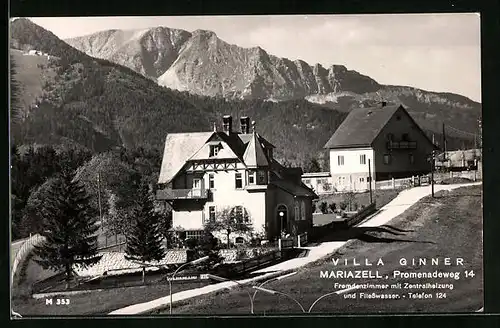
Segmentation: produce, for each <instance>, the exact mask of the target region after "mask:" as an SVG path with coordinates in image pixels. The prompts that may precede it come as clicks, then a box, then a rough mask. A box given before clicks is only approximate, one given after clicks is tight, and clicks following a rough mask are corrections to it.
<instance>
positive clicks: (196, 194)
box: [156, 189, 210, 200]
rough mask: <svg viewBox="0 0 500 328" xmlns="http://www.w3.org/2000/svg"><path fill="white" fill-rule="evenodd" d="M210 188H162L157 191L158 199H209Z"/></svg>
mask: <svg viewBox="0 0 500 328" xmlns="http://www.w3.org/2000/svg"><path fill="white" fill-rule="evenodd" d="M209 193H210V191H209V190H208V189H162V190H158V191H157V192H156V198H157V199H158V200H177V199H208V196H209Z"/></svg>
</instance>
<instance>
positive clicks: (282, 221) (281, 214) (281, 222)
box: [276, 204, 289, 235]
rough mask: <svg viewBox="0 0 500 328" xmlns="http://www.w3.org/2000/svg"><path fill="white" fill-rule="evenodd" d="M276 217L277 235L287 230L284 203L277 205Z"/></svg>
mask: <svg viewBox="0 0 500 328" xmlns="http://www.w3.org/2000/svg"><path fill="white" fill-rule="evenodd" d="M276 219H277V222H278V229H279V230H278V235H281V232H282V231H285V232H289V227H288V209H287V207H286V205H283V204H281V205H278V207H277V208H276Z"/></svg>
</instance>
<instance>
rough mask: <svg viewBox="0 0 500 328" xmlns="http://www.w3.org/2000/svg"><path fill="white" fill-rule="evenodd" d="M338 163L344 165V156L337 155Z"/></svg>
mask: <svg viewBox="0 0 500 328" xmlns="http://www.w3.org/2000/svg"><path fill="white" fill-rule="evenodd" d="M337 163H338V165H339V166H340V165H344V156H338V157H337Z"/></svg>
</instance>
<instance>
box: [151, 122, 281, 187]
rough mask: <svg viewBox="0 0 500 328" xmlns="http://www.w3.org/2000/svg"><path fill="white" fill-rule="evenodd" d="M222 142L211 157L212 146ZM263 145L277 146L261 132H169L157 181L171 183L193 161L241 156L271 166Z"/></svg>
mask: <svg viewBox="0 0 500 328" xmlns="http://www.w3.org/2000/svg"><path fill="white" fill-rule="evenodd" d="M215 144H220V145H221V146H222V148H221V150H220V151H219V153H218V154H217V155H216V156H213V157H209V154H210V152H209V150H210V146H211V145H215ZM264 148H267V149H270V148H275V147H274V146H273V145H272V144H271V143H270V142H269V141H267V140H266V139H265V138H263V137H262V136H260V135H259V134H258V133H255V132H254V133H248V134H240V133H235V132H231V133H229V134H227V133H225V132H221V131H212V132H190V133H170V134H168V135H167V138H166V140H165V147H164V151H163V159H162V165H161V171H160V176H159V179H158V183H169V182H171V181H172V180H173V179H174V178H175V176H176V175H177V174H178V173H179V172H180V171H181V170H182V169H183V167H184V165H185V164H186V163H187V162H188V161H191V160H202V159H208V158H210V159H238V160H240V161H241V162H242V163H243V164H245V165H246V166H254V167H255V166H268V165H269V160H268V158H267V155H266V152H265V151H264Z"/></svg>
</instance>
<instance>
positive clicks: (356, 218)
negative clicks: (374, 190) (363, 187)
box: [344, 203, 376, 228]
mask: <svg viewBox="0 0 500 328" xmlns="http://www.w3.org/2000/svg"><path fill="white" fill-rule="evenodd" d="M375 207H376V205H375V203H371V204H370V205H368V206H366V207H365V208H363V209H361V210H359V211H358V212H357V213H356V214H354V215H353V216H351V217H348V218H347V219H346V220H345V221H344V222H345V225H346V227H347V228H349V227H352V226H355V225H356V224H358V223H360V222H361V221H363V220H364V219H365V218H366V217H368V216H369V215H370V214H372V213H375V210H376V208H375Z"/></svg>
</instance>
